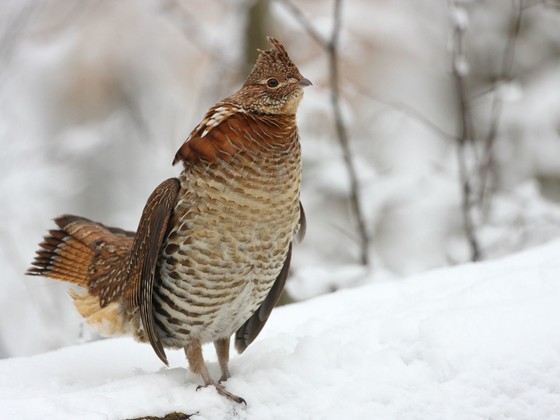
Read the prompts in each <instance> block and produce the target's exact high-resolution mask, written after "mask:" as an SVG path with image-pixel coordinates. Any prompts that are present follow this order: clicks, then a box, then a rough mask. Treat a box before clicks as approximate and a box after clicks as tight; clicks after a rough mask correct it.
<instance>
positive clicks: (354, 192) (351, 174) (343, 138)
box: [277, 0, 369, 265]
mask: <svg viewBox="0 0 560 420" xmlns="http://www.w3.org/2000/svg"><path fill="white" fill-rule="evenodd" d="M277 1H278V2H279V3H280V4H282V5H283V6H284V7H285V8H286V9H287V10H288V11H289V12H290V13H291V14H292V16H293V17H294V18H295V19H296V20H297V21H298V22H299V24H300V25H301V26H302V28H303V30H304V31H305V32H307V34H308V35H309V36H310V37H311V38H312V39H314V40H315V41H316V42H317V43H318V44H319V45H320V46H321V48H323V49H324V50H325V51H326V53H327V59H328V63H329V85H330V89H331V106H332V110H333V116H334V120H335V130H336V135H337V139H338V142H339V144H340V147H341V149H342V156H343V159H344V164H345V166H346V170H347V172H348V178H349V179H350V205H351V207H352V211H353V213H354V216H355V218H356V224H357V231H358V235H359V238H360V252H361V256H360V260H361V263H362V264H364V265H369V236H368V232H367V226H366V222H365V217H364V215H363V210H362V205H361V198H360V185H359V182H358V176H357V171H356V167H355V164H354V158H353V156H352V151H351V148H350V140H349V137H348V132H347V130H346V125H345V124H344V118H343V116H342V109H341V105H340V76H339V68H338V41H339V37H340V30H341V26H342V16H341V9H342V0H334V10H333V27H332V30H331V34H330V37H329V39H328V40H326V39H325V38H324V37H323V36H322V35H321V34H320V33H319V31H317V29H316V28H315V27H314V26H313V24H312V23H311V21H310V20H309V19H308V18H307V17H306V16H305V15H304V14H303V12H302V11H301V10H300V9H299V8H298V7H297V6H296V5H295V4H293V3H292V2H291V1H289V0H277Z"/></svg>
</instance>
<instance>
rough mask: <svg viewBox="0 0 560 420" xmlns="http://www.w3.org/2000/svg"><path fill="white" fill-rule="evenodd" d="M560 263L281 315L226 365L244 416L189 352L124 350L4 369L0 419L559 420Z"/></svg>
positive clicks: (524, 257) (369, 290)
mask: <svg viewBox="0 0 560 420" xmlns="http://www.w3.org/2000/svg"><path fill="white" fill-rule="evenodd" d="M558 255H560V241H555V242H552V243H549V244H548V245H545V246H542V247H540V248H536V249H533V250H531V251H526V252H524V253H521V254H517V255H513V256H509V257H507V258H505V259H501V260H497V261H492V262H485V263H479V264H467V265H463V266H457V267H454V268H447V269H439V270H436V271H432V272H428V273H424V274H421V275H416V276H413V277H409V278H408V279H406V280H402V281H387V282H384V283H373V284H367V285H364V286H360V287H356V288H353V289H345V290H340V291H338V292H335V293H331V294H328V295H325V296H321V297H318V298H315V299H311V300H309V301H306V302H302V303H298V304H294V305H291V306H287V307H282V308H278V309H276V310H275V311H274V312H273V314H272V317H271V319H270V321H269V323H268V325H267V327H266V328H265V329H264V330H263V332H262V333H261V335H260V336H259V338H258V339H257V340H256V342H255V343H254V344H252V345H251V346H250V347H249V348H248V349H247V351H246V352H245V353H244V354H242V355H240V356H237V355H236V356H233V358H232V361H231V371H232V375H233V376H232V378H231V379H229V380H228V381H227V383H226V386H227V388H228V389H229V390H230V391H232V392H233V393H236V394H238V395H241V396H242V397H244V398H245V399H246V400H247V406H245V405H239V404H236V403H233V402H231V401H228V400H226V399H225V398H223V397H221V396H219V395H218V394H217V393H216V392H215V390H213V389H211V388H207V389H201V390H198V391H197V386H198V385H199V384H200V379H199V378H198V377H197V376H195V375H193V374H192V373H190V372H188V371H187V370H186V362H185V361H184V356H183V355H182V353H181V352H179V351H177V352H170V354H169V356H170V366H171V367H170V368H162V367H161V364H160V363H159V361H158V359H157V357H156V356H155V355H154V354H153V352H152V350H151V349H150V347H149V346H147V345H141V344H137V343H135V342H133V341H132V340H131V339H128V338H120V339H108V340H103V341H97V342H94V343H89V344H84V345H79V346H74V347H66V348H63V349H60V350H57V351H53V352H50V353H45V354H40V355H35V356H31V357H19V358H12V359H4V360H2V361H0V418H2V419H4V418H6V419H7V418H10V419H15V418H17V419H35V418H42V419H74V418H78V417H79V418H80V419H123V418H131V417H138V416H145V415H159V416H162V415H164V414H166V413H169V412H171V411H182V412H184V413H187V414H193V413H197V415H196V416H193V418H194V419H197V420H200V419H233V418H235V419H342V418H344V419H366V418H371V419H468V420H471V419H506V418H507V419H560V334H559V333H558V332H559V331H560V305H559V304H558V302H560V258H558ZM403 258H405V256H403ZM313 274H314V273H313V272H310V273H309V275H310V276H311V275H313ZM53 328H56V326H53ZM205 351H206V357H207V360H208V361H209V369H210V371H211V373H212V374H213V375H214V376H219V367H218V366H217V362H216V358H215V355H214V354H213V349H212V348H211V346H210V347H207V348H206V349H205Z"/></svg>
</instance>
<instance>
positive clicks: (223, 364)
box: [214, 337, 231, 382]
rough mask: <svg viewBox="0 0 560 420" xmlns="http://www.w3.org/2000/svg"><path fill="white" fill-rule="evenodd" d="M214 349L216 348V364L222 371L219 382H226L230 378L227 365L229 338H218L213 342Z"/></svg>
mask: <svg viewBox="0 0 560 420" xmlns="http://www.w3.org/2000/svg"><path fill="white" fill-rule="evenodd" d="M214 347H216V353H217V354H218V362H219V363H220V369H221V370H222V377H221V378H220V382H224V381H227V380H228V378H229V377H230V376H231V375H230V373H229V368H228V363H229V337H227V338H220V339H219V340H216V341H214Z"/></svg>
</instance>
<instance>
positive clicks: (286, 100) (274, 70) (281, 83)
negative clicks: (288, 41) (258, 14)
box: [234, 37, 311, 115]
mask: <svg viewBox="0 0 560 420" xmlns="http://www.w3.org/2000/svg"><path fill="white" fill-rule="evenodd" d="M268 41H269V42H270V43H271V44H272V46H273V47H274V48H273V49H270V50H264V51H263V50H261V51H260V54H259V58H258V59H257V62H256V63H255V66H254V67H253V69H252V70H251V73H250V74H249V77H247V80H246V81H245V83H244V84H243V86H242V87H241V89H240V90H239V91H238V92H237V93H236V94H235V95H234V96H235V97H236V99H237V100H238V101H239V102H240V104H241V105H242V106H243V107H244V108H246V109H248V110H250V111H253V112H258V113H261V114H280V115H293V114H295V113H296V110H297V107H298V105H299V103H300V101H301V98H302V97H303V88H304V87H306V86H309V85H311V82H310V81H309V80H308V79H306V78H305V77H303V76H302V75H301V73H300V72H299V70H298V68H297V67H296V65H295V64H294V63H293V62H292V60H291V59H290V57H289V56H288V53H287V52H286V49H285V48H284V46H283V45H282V44H281V43H280V42H279V41H278V40H276V39H274V38H272V37H268Z"/></svg>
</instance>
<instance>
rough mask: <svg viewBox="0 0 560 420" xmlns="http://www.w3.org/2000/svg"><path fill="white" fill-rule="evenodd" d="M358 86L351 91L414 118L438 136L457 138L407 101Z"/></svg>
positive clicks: (452, 139) (447, 138) (454, 139)
mask: <svg viewBox="0 0 560 420" xmlns="http://www.w3.org/2000/svg"><path fill="white" fill-rule="evenodd" d="M358 87H359V89H353V90H352V93H355V94H358V95H361V96H364V97H365V98H368V99H371V100H372V101H375V102H378V103H380V104H383V105H386V106H388V107H390V108H391V109H393V110H395V111H398V112H400V113H402V114H404V115H406V116H408V117H410V118H412V119H414V120H415V121H417V122H419V123H421V124H423V125H424V126H425V127H427V128H429V129H430V130H432V131H433V132H434V133H436V134H437V135H439V136H440V137H442V138H444V139H445V140H451V141H457V140H458V139H457V135H455V134H451V133H448V132H447V131H445V130H444V129H443V128H441V127H440V126H438V125H437V124H436V123H435V122H433V121H432V120H430V119H429V118H428V117H426V116H425V115H424V114H422V113H421V112H420V111H418V110H417V109H416V108H414V107H412V106H410V105H408V104H407V103H405V102H403V101H401V100H399V99H396V98H392V97H391V96H390V95H388V94H386V93H382V92H374V93H371V92H367V91H366V90H365V89H364V88H363V87H361V86H358Z"/></svg>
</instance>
